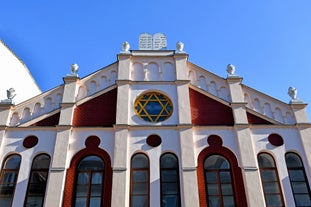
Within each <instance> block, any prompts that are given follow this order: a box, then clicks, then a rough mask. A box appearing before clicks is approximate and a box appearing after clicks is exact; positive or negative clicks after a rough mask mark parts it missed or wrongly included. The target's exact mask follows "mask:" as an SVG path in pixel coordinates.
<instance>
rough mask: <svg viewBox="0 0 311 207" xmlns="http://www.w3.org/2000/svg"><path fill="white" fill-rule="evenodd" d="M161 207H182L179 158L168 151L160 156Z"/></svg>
mask: <svg viewBox="0 0 311 207" xmlns="http://www.w3.org/2000/svg"><path fill="white" fill-rule="evenodd" d="M160 171H161V172H160V173H161V174H160V180H161V207H180V206H181V204H180V188H179V170H178V160H177V157H176V156H175V155H173V154H170V153H166V154H163V155H162V156H161V158H160Z"/></svg>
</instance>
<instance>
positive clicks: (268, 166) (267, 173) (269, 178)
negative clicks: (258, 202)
mask: <svg viewBox="0 0 311 207" xmlns="http://www.w3.org/2000/svg"><path fill="white" fill-rule="evenodd" d="M258 164H259V169H260V176H261V182H262V186H263V192H264V196H265V201H266V206H267V207H269V206H285V205H284V201H283V197H282V191H281V187H280V181H279V176H278V173H277V169H276V167H275V162H274V159H273V158H272V156H271V155H269V154H267V153H261V154H259V155H258Z"/></svg>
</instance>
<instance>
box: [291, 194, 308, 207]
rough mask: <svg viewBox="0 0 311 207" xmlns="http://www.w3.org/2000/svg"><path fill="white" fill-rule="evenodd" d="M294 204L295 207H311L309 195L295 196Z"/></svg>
mask: <svg viewBox="0 0 311 207" xmlns="http://www.w3.org/2000/svg"><path fill="white" fill-rule="evenodd" d="M294 196H295V202H296V205H297V206H311V200H310V195H309V194H300V195H299V194H298V195H297V194H296V195H294Z"/></svg>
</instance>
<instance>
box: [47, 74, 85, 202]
mask: <svg viewBox="0 0 311 207" xmlns="http://www.w3.org/2000/svg"><path fill="white" fill-rule="evenodd" d="M78 80H79V78H78V77H77V76H67V77H65V78H64V82H65V86H64V93H63V99H62V103H61V112H60V118H59V125H58V126H57V134H56V140H55V146H54V154H53V156H52V160H51V163H52V164H51V169H50V174H49V181H48V183H47V190H46V199H45V204H46V205H53V206H55V207H56V206H59V207H60V206H62V202H63V193H64V185H65V180H66V169H67V166H68V164H69V162H68V163H67V153H68V149H69V140H70V137H71V130H72V127H71V124H72V120H73V115H74V108H75V98H76V93H77V89H78V85H77V81H78Z"/></svg>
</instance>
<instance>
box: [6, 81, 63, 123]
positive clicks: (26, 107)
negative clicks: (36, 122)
mask: <svg viewBox="0 0 311 207" xmlns="http://www.w3.org/2000/svg"><path fill="white" fill-rule="evenodd" d="M62 95H63V86H59V87H57V88H54V89H52V90H50V91H47V92H45V93H42V94H40V95H38V96H35V97H34V98H32V99H29V100H27V101H25V102H22V103H20V104H18V105H15V106H14V107H13V108H12V109H11V116H10V118H9V120H10V121H9V126H18V125H20V124H23V123H26V122H28V121H30V120H32V119H34V118H37V117H39V116H41V115H43V114H46V113H50V112H52V111H54V110H57V109H59V108H60V103H61V100H62Z"/></svg>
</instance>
